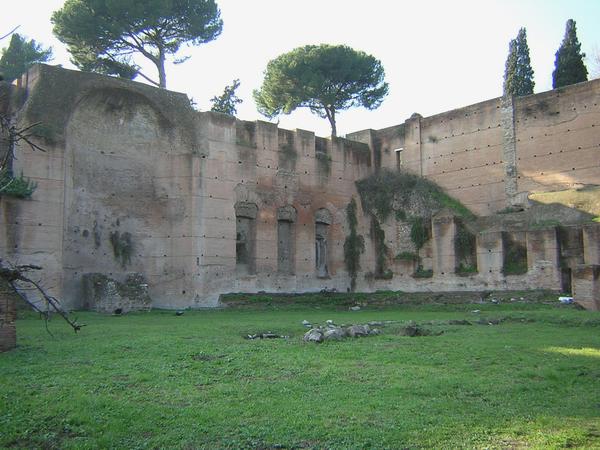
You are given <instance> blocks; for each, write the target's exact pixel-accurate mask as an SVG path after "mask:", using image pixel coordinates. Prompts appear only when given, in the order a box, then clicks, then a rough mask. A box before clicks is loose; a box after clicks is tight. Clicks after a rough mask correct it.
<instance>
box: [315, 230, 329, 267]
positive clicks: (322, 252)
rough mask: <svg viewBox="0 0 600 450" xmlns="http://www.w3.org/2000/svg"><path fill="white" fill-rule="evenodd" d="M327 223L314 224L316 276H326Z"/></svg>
mask: <svg viewBox="0 0 600 450" xmlns="http://www.w3.org/2000/svg"><path fill="white" fill-rule="evenodd" d="M328 228H329V225H327V224H325V223H317V224H316V235H315V251H316V269H317V276H318V277H327V276H328V275H329V271H328V268H327V232H328Z"/></svg>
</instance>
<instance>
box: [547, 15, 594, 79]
mask: <svg viewBox="0 0 600 450" xmlns="http://www.w3.org/2000/svg"><path fill="white" fill-rule="evenodd" d="M583 58H585V53H581V44H580V43H579V40H578V39H577V26H576V24H575V21H574V20H573V19H569V20H567V26H566V30H565V37H564V38H563V41H562V43H561V44H560V47H559V49H558V51H557V52H556V60H555V61H554V72H552V87H553V88H554V89H556V88H559V87H563V86H568V85H570V84H575V83H580V82H582V81H587V79H588V78H587V76H588V71H587V67H585V64H584V62H583Z"/></svg>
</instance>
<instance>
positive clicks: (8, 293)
mask: <svg viewBox="0 0 600 450" xmlns="http://www.w3.org/2000/svg"><path fill="white" fill-rule="evenodd" d="M16 301H17V299H16V294H15V293H14V291H13V290H12V289H11V288H10V286H9V285H8V283H7V282H6V281H4V280H2V279H0V352H5V351H8V350H11V349H13V348H15V347H16V345H17V333H16V328H15V320H16V318H17V316H16V304H17V302H16Z"/></svg>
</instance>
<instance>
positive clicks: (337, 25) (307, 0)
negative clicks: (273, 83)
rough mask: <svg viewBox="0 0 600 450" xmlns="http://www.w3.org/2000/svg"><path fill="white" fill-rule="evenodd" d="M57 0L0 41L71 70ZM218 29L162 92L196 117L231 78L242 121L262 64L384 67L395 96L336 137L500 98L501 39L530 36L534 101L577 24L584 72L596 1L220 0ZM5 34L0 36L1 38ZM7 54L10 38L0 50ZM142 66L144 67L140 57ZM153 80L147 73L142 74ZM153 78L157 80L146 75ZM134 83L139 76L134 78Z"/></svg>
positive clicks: (596, 34) (7, 15)
mask: <svg viewBox="0 0 600 450" xmlns="http://www.w3.org/2000/svg"><path fill="white" fill-rule="evenodd" d="M63 2H64V0H20V1H19V2H11V5H10V6H8V5H7V7H4V8H2V9H3V11H2V16H1V17H0V25H1V26H0V32H2V31H5V32H7V31H9V30H10V29H12V28H13V27H14V26H17V25H20V28H19V31H18V32H19V33H21V34H24V35H26V36H27V37H29V38H33V39H36V40H37V41H40V42H41V43H43V44H44V45H45V46H52V48H53V50H54V55H55V58H54V60H53V61H52V64H62V65H63V66H64V67H67V68H73V66H72V65H71V64H70V63H69V54H68V52H67V51H66V48H65V47H64V46H63V44H62V43H61V42H59V41H58V40H56V39H55V38H54V36H53V35H52V24H51V23H50V15H51V14H52V11H55V10H57V9H60V7H61V6H62V4H63ZM217 3H218V5H219V7H220V8H221V16H222V19H223V21H224V27H223V33H222V34H221V36H220V37H219V38H218V39H217V40H215V41H213V42H211V43H208V44H204V45H201V46H199V47H194V48H183V49H182V51H181V52H180V54H179V55H178V56H184V55H191V59H190V60H189V61H187V62H186V63H184V64H181V65H177V66H174V65H172V64H169V66H168V67H167V85H168V88H169V89H171V90H174V91H179V92H184V93H186V94H187V95H188V96H189V97H191V98H193V99H194V101H195V102H196V103H197V107H198V108H199V109H201V110H206V109H209V108H210V98H211V97H213V96H215V95H218V94H220V93H222V91H223V88H224V87H225V85H227V84H231V82H232V80H233V79H234V78H239V79H240V80H241V86H240V88H239V89H238V95H239V96H240V97H241V98H242V99H243V100H244V103H243V104H242V105H240V106H239V107H238V117H240V118H242V119H246V120H256V119H262V120H264V118H262V117H261V116H260V115H259V113H258V112H257V111H256V105H255V104H254V101H253V99H252V90H253V89H256V88H258V87H260V84H261V81H262V75H263V71H264V70H265V68H266V65H267V63H268V61H269V60H271V59H273V58H275V57H276V56H278V55H280V54H281V53H284V52H287V51H289V50H292V49H293V48H295V47H299V46H302V45H306V44H320V43H330V44H347V45H350V46H351V47H354V48H356V49H360V50H363V51H366V52H367V53H370V54H372V55H374V56H375V57H377V58H379V59H380V60H381V61H382V63H383V66H384V68H385V71H386V78H387V81H388V82H389V84H390V93H389V95H388V97H387V98H386V100H385V101H384V103H383V105H382V106H381V107H380V108H379V109H377V110H375V111H367V110H364V109H353V110H349V111H345V112H341V113H340V114H339V116H338V133H339V134H340V135H343V134H346V133H349V132H352V131H357V130H361V129H365V128H375V129H377V128H384V127H387V126H391V125H396V124H399V123H402V122H404V120H405V119H406V118H408V117H409V116H410V115H411V114H412V113H414V112H418V113H420V114H422V115H423V116H429V115H432V114H436V113H439V112H443V111H447V110H450V109H454V108H459V107H462V106H466V105H469V104H472V103H477V102H479V101H483V100H487V99H489V98H493V97H497V96H500V95H501V94H502V79H503V74H504V63H505V61H506V56H507V53H508V42H509V41H510V39H512V38H514V37H515V36H516V35H517V32H518V30H519V28H520V27H526V28H527V37H528V42H529V47H530V51H531V52H530V54H531V59H532V65H533V69H534V71H535V83H536V85H535V92H542V91H546V90H549V89H551V87H552V70H553V68H554V54H555V52H556V50H557V49H558V46H559V45H560V42H561V40H562V38H563V35H564V30H565V22H566V21H567V19H569V18H572V19H574V20H575V21H576V22H577V33H578V36H579V40H580V42H581V43H582V47H583V51H584V52H586V53H587V54H588V56H589V58H588V69H590V71H592V70H593V69H594V68H595V65H594V64H593V61H592V59H593V58H591V56H592V55H593V54H598V48H599V47H600V26H598V23H599V22H600V1H598V0H545V1H543V0H498V1H492V0H489V1H486V0H479V1H477V0H473V1H467V0H453V1H433V0H419V1H410V2H402V1H399V0H395V1H394V0H370V1H357V0H303V1H297V0H295V1H292V0H253V1H251V0H217ZM0 34H2V33H0ZM3 44H4V45H3V46H5V45H7V44H8V41H7V40H5V41H4V42H3ZM140 62H141V60H140ZM146 71H147V72H149V73H150V72H152V67H147V69H146ZM152 75H153V76H154V73H152ZM140 81H141V79H140ZM280 120H281V121H280V127H282V128H288V129H294V128H302V129H307V130H313V131H315V132H316V133H317V134H318V135H322V136H328V135H329V133H330V130H329V125H328V123H327V121H326V120H325V119H319V118H318V117H316V116H313V115H311V114H310V113H309V112H308V111H302V110H296V111H295V112H293V113H292V114H291V115H289V116H282V117H281V119H280Z"/></svg>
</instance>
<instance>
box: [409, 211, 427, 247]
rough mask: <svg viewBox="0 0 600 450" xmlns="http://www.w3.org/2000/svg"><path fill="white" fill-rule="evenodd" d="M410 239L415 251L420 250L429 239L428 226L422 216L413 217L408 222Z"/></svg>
mask: <svg viewBox="0 0 600 450" xmlns="http://www.w3.org/2000/svg"><path fill="white" fill-rule="evenodd" d="M410 239H411V241H412V242H413V244H415V247H416V249H417V251H419V250H421V249H422V248H423V246H424V245H425V243H426V242H427V241H428V240H429V227H427V224H426V221H425V219H424V218H423V217H414V218H413V219H412V220H411V224H410Z"/></svg>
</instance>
